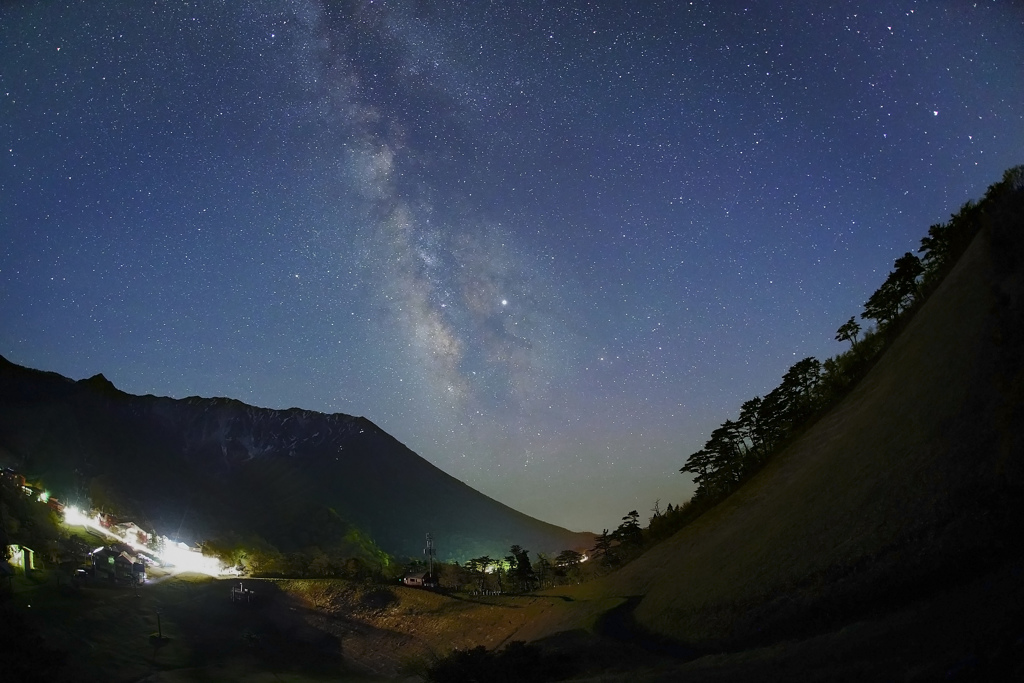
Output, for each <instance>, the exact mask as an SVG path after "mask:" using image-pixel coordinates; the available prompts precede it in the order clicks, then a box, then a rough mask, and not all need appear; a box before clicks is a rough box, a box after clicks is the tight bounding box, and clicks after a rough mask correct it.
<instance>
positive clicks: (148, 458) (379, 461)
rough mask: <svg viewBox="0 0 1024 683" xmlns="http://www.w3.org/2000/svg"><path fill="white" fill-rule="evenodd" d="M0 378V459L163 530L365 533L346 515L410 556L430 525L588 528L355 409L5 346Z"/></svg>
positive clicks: (294, 543) (580, 536)
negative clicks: (494, 488) (135, 378)
mask: <svg viewBox="0 0 1024 683" xmlns="http://www.w3.org/2000/svg"><path fill="white" fill-rule="evenodd" d="M0 386H2V388H3V391H2V392H0V455H5V456H6V458H5V460H6V461H7V462H5V463H3V464H6V465H9V466H13V467H15V468H16V469H18V470H19V471H21V472H23V473H24V474H26V475H27V476H29V477H30V478H38V479H41V480H42V481H43V482H44V483H45V485H46V486H47V487H48V488H49V489H51V490H52V491H53V492H54V493H55V494H57V495H60V496H61V497H62V498H66V499H67V500H68V501H69V502H76V500H84V499H86V498H91V499H92V502H93V504H100V505H106V506H107V507H108V508H113V509H115V510H117V511H119V512H120V513H122V514H124V515H125V516H128V517H130V518H133V519H134V520H135V521H136V522H138V523H139V524H141V525H143V526H145V527H147V528H155V529H156V530H157V531H158V532H159V533H162V534H167V535H172V536H173V535H179V536H182V537H184V538H185V539H186V540H188V539H191V540H202V539H203V538H208V537H210V536H215V535H225V534H229V535H233V536H234V537H241V538H247V537H253V536H259V537H261V538H263V539H265V540H267V541H269V542H271V543H272V544H274V545H275V546H277V547H278V548H279V549H281V550H282V551H288V550H294V549H301V548H302V547H305V546H312V545H318V546H324V547H325V548H326V547H327V546H328V545H338V544H343V545H344V544H345V543H347V544H348V545H353V544H354V545H357V546H358V545H365V539H362V537H360V536H359V534H357V533H355V532H354V531H353V529H351V528H350V527H349V524H354V525H356V527H358V529H359V530H360V531H361V532H363V533H364V534H368V535H369V536H370V537H372V539H373V541H375V542H376V543H377V544H378V545H379V546H381V547H382V548H383V549H384V550H386V551H388V552H390V553H392V554H395V555H397V556H399V557H405V556H416V557H419V556H420V555H421V553H422V548H423V544H424V535H425V534H426V533H427V532H431V533H432V534H433V535H434V538H435V541H436V546H437V547H438V549H439V555H440V557H442V558H454V559H460V560H464V559H466V558H468V557H473V556H477V555H482V554H485V553H489V554H492V555H495V556H497V555H499V554H500V553H503V552H505V551H507V549H508V548H509V546H510V545H512V544H514V543H518V544H520V545H522V546H524V547H527V548H530V549H531V550H536V551H545V550H546V551H553V552H557V551H559V550H561V549H564V548H577V547H579V548H584V547H587V546H588V544H589V542H590V539H591V538H592V536H591V535H590V534H585V533H573V532H570V531H567V530H565V529H561V528H559V527H556V526H554V525H551V524H547V523H545V522H541V521H539V520H536V519H533V518H531V517H529V516H527V515H524V514H522V513H520V512H517V511H515V510H513V509H511V508H509V507H507V506H505V505H503V504H501V503H499V502H497V501H495V500H492V499H490V498H488V497H486V496H484V495H483V494H481V493H479V492H478V491H475V490H474V489H472V488H470V487H469V486H466V485H465V484H463V483H461V482H459V481H458V480H456V479H454V478H453V477H451V476H449V475H447V474H445V473H444V472H442V471H441V470H439V469H437V468H436V467H434V466H433V465H431V464H430V463H428V462H427V461H426V460H424V459H422V458H421V457H419V456H418V455H416V454H415V453H413V452H412V451H411V450H409V449H408V448H406V447H405V446H403V445H402V444H401V443H399V442H398V441H397V440H396V439H394V438H393V437H391V436H390V435H388V434H387V433H386V432H384V431H383V430H381V429H380V428H379V427H377V426H376V425H374V424H373V423H372V422H370V421H369V420H367V419H365V418H362V417H352V416H348V415H341V414H335V415H325V414H321V413H316V412H312V411H305V410H299V409H291V410H286V411H280V410H268V409H262V408H255V407H252V406H248V405H245V404H243V403H241V402H239V401H234V400H229V399H220V398H212V399H206V398H187V399H183V400H175V399H170V398H159V397H154V396H132V395H130V394H126V393H124V392H121V391H119V390H117V389H116V388H115V387H114V386H113V384H111V383H110V382H109V381H107V380H106V379H105V378H104V377H103V376H102V375H97V376H96V377H93V378H90V379H87V380H82V381H78V382H75V381H72V380H70V379H67V378H65V377H61V376H60V375H57V374H54V373H45V372H40V371H36V370H31V369H28V368H23V367H20V366H18V365H15V364H13V363H10V362H8V361H7V360H5V359H2V358H0ZM332 510H333V511H335V512H336V513H337V514H334V513H332V512H331V511H332ZM339 517H340V519H339ZM353 534H355V535H353ZM361 539H362V540H361Z"/></svg>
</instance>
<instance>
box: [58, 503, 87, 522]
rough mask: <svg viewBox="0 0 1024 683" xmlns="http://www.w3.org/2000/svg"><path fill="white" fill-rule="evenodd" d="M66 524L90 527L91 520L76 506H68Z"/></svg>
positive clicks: (65, 509) (65, 514)
mask: <svg viewBox="0 0 1024 683" xmlns="http://www.w3.org/2000/svg"><path fill="white" fill-rule="evenodd" d="M64 523H65V524H69V525H71V526H88V524H89V518H88V517H86V516H85V515H83V514H82V511H81V510H79V509H78V508H77V507H75V506H74V505H68V506H67V507H66V508H64Z"/></svg>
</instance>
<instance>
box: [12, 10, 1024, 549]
mask: <svg viewBox="0 0 1024 683" xmlns="http://www.w3.org/2000/svg"><path fill="white" fill-rule="evenodd" d="M130 5H131V4H130V3H119V2H102V1H97V2H89V3H68V4H67V5H63V4H61V3H16V4H12V3H7V4H5V5H4V6H3V7H2V8H0V152H2V155H3V156H2V163H0V237H2V243H0V353H2V354H3V355H4V356H5V357H7V358H9V359H10V360H12V361H14V362H17V363H21V364H23V365H28V366H32V367H37V368H42V369H46V370H53V371H56V372H60V373H62V374H65V375H68V376H71V377H74V378H82V377H86V376H90V375H92V374H95V373H99V372H102V373H103V374H105V375H106V376H107V377H108V378H110V379H111V380H112V381H113V382H114V383H115V384H116V385H117V386H118V387H120V388H121V389H123V390H125V391H129V392H133V393H154V394H160V395H169V396H175V397H184V396H189V395H205V396H213V395H226V396H231V397H235V398H238V399H241V400H244V401H246V402H249V403H253V404H255V405H260V406H265V407H273V408H287V407H291V406H301V407H304V408H309V409H314V410H321V411H326V412H336V411H338V412H345V413H350V414H356V415H365V416H366V417H368V418H370V419H371V420H373V421H374V422H376V423H378V424H379V425H380V426H382V427H383V428H384V429H386V430H387V431H389V432H390V433H392V434H394V435H395V436H396V437H397V438H399V439H400V440H402V441H403V442H405V443H406V444H407V445H409V446H410V447H411V448H413V449H414V450H416V451H417V452H418V453H420V454H421V455H423V456H424V457H426V458H427V459H429V460H430V461H432V462H434V463H435V464H437V465H438V466H439V467H441V468H442V469H444V470H446V471H448V472H450V473H451V474H453V475H454V476H456V477H459V478H461V479H463V480H465V481H467V482H468V483H470V484H471V485H473V486H475V487H477V488H479V489H480V490H482V491H483V492H485V493H487V494H489V495H492V496H494V497H496V498H498V499H499V500H501V501H503V502H506V503H508V504H510V505H512V506H514V507H517V508H519V509H522V510H524V511H525V512H528V513H530V514H533V515H536V516H539V517H542V518H544V519H548V520H550V521H553V522H556V523H559V524H564V525H567V526H570V527H573V528H577V529H582V528H586V529H592V530H598V531H600V529H601V528H603V527H609V526H614V525H616V524H617V522H618V520H619V518H620V517H621V516H622V515H623V514H625V513H626V512H627V511H629V510H631V509H638V510H640V511H646V510H647V509H649V508H650V507H652V506H653V503H654V501H655V500H656V499H661V501H662V505H664V504H666V503H669V502H681V501H682V500H685V499H686V497H687V496H688V495H689V493H690V492H691V491H692V485H691V484H690V482H688V481H687V480H686V479H685V478H684V477H683V476H682V475H680V474H678V471H677V470H678V468H679V467H680V466H681V465H682V463H683V462H684V461H685V459H686V456H687V455H688V454H689V453H691V452H692V451H693V450H695V449H696V448H698V447H699V446H700V444H701V443H703V441H704V440H705V439H706V437H707V435H708V433H709V432H710V430H711V429H712V428H714V427H715V426H717V425H718V424H719V423H721V422H722V421H723V420H725V419H726V418H729V417H734V416H735V415H736V414H737V412H738V409H739V405H740V404H741V403H742V402H743V401H744V400H746V399H748V398H751V397H753V396H755V395H763V394H764V393H765V392H767V391H768V390H770V389H771V388H772V387H774V386H775V385H776V384H777V383H778V381H779V378H780V377H781V375H782V373H783V372H785V370H786V369H787V368H788V367H789V365H791V364H792V363H793V362H795V361H796V360H798V359H800V358H803V357H805V356H808V355H814V356H817V357H819V358H822V359H824V358H826V357H828V356H830V355H834V354H836V353H838V352H839V351H840V350H842V348H843V347H842V345H840V344H838V343H836V342H835V341H834V339H833V337H834V335H835V330H836V329H837V328H838V326H839V325H841V324H842V323H843V321H845V320H846V319H847V318H849V317H850V316H851V315H856V314H858V313H859V312H860V311H861V309H862V306H863V303H864V301H865V300H866V299H867V297H868V296H870V294H871V292H872V291H873V290H874V289H875V288H876V287H877V286H878V285H879V284H880V283H881V281H882V280H883V279H884V277H885V274H886V272H888V270H889V269H890V267H891V265H892V262H893V260H894V259H895V258H896V257H898V256H899V255H901V254H902V253H904V252H905V251H909V250H914V249H916V247H917V245H918V241H919V239H920V237H921V236H923V235H924V234H925V233H926V231H927V229H928V226H929V225H930V224H932V223H935V222H938V221H941V220H944V219H945V218H947V217H948V214H950V213H951V212H953V211H955V210H956V209H957V208H958V207H959V205H960V204H962V203H963V202H964V201H966V200H968V199H970V198H975V197H978V196H980V195H981V193H983V191H984V189H985V187H986V186H987V185H988V184H990V183H992V182H994V181H995V180H997V179H998V178H999V176H1000V175H1001V173H1002V171H1003V170H1004V169H1006V168H1008V167H1010V166H1013V165H1016V164H1019V163H1022V162H1024V88H1021V87H1020V84H1021V83H1024V10H1022V9H1021V8H1019V7H1018V5H1017V4H1016V3H1012V2H983V3H963V2H928V3H925V2H913V1H910V0H905V1H893V2H866V1H865V2H843V3H833V4H824V3H821V2H810V1H807V2H791V3H785V7H784V8H780V7H779V6H778V5H779V3H769V2H746V3H738V2H715V3H699V2H694V3H688V2H651V3H632V4H630V3H626V4H623V3H610V2H609V3H571V2H565V3H545V2H540V1H539V0H538V1H535V2H534V1H528V2H506V3H462V4H456V3H451V2H436V3H431V2H382V1H380V0H375V1H373V2H370V1H369V0H363V1H349V2H327V1H321V2H317V1H313V0H295V1H293V2H270V1H269V0H268V1H264V2H248V3H237V4H236V3H186V2H181V3H163V4H161V3H158V4H154V5H145V6H144V7H145V8H144V9H143V5H134V6H130Z"/></svg>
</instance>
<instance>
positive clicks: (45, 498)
mask: <svg viewBox="0 0 1024 683" xmlns="http://www.w3.org/2000/svg"><path fill="white" fill-rule="evenodd" d="M38 500H39V502H40V503H45V502H46V501H48V500H50V492H49V491H43V492H42V493H40V494H39V498H38Z"/></svg>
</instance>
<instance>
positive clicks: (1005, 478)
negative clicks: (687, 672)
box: [602, 218, 1024, 648]
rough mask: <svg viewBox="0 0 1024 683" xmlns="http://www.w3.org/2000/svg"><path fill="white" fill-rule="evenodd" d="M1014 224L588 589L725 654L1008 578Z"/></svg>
mask: <svg viewBox="0 0 1024 683" xmlns="http://www.w3.org/2000/svg"><path fill="white" fill-rule="evenodd" d="M1016 223H1019V218H1017V219H1016V220H1014V221H1007V222H1006V223H1005V224H1003V225H1001V226H996V227H995V228H992V227H989V228H986V229H984V230H982V232H981V233H980V234H979V235H978V236H977V237H976V238H975V239H974V241H973V243H972V244H971V246H970V248H969V249H968V251H967V252H966V253H965V255H964V256H963V257H962V258H961V259H960V261H959V262H958V263H957V265H956V267H955V268H954V270H953V271H952V272H951V273H950V274H949V275H948V276H947V278H946V279H945V281H944V282H943V283H942V284H941V286H940V287H939V289H938V290H937V291H936V292H935V293H934V294H933V295H932V296H931V297H930V298H929V299H928V300H927V301H926V302H925V304H924V305H923V307H922V308H921V309H920V310H919V311H918V312H917V314H916V315H915V316H914V317H913V318H912V320H911V321H910V323H909V324H908V326H907V327H906V329H905V330H904V331H903V332H902V333H901V335H900V336H899V337H898V338H897V339H896V340H895V341H894V343H893V344H892V346H891V347H890V348H889V349H888V350H887V351H886V353H885V354H884V356H883V357H882V358H881V359H880V360H879V362H878V363H877V364H876V366H875V367H874V368H873V369H872V370H871V372H870V373H869V374H868V375H867V376H866V377H865V378H864V379H863V380H862V381H861V382H860V384H859V385H858V386H857V387H856V388H855V390H854V391H853V392H852V393H851V394H850V395H848V396H847V397H846V398H845V399H844V400H843V401H842V402H841V403H840V404H839V405H838V406H837V407H836V408H835V409H834V410H832V411H830V412H829V413H828V414H827V415H826V416H825V417H824V418H822V419H820V420H819V421H818V422H817V423H816V424H814V425H813V426H812V427H811V428H810V429H808V430H807V431H806V432H805V433H804V434H803V435H802V436H801V437H800V438H799V439H798V440H797V441H796V442H795V443H793V444H792V445H791V446H790V447H789V448H787V449H786V450H785V451H784V452H782V453H781V454H780V455H779V456H777V457H776V458H775V459H774V460H772V461H771V462H770V463H769V464H768V465H767V466H766V467H765V469H764V470H763V471H761V472H760V473H759V474H758V475H757V476H756V477H754V478H753V479H752V480H751V481H749V482H748V483H747V484H746V485H745V486H743V487H742V488H741V489H740V490H739V491H738V492H736V493H735V494H733V495H732V496H731V497H729V498H728V499H726V500H725V501H724V502H723V503H721V504H719V505H718V506H717V507H716V508H714V509H713V510H712V511H710V512H709V513H706V514H705V515H703V516H702V517H701V518H700V519H698V520H697V521H696V522H695V523H692V524H691V525H689V526H688V527H686V528H684V529H683V530H682V531H680V532H679V533H677V534H676V535H675V536H674V537H672V538H671V539H670V540H669V541H667V542H665V543H663V544H662V545H660V546H657V547H656V548H654V549H653V550H652V551H650V552H649V553H647V554H646V555H644V556H643V557H641V558H640V559H638V560H637V561H636V562H634V563H633V564H631V565H629V566H627V567H625V568H624V569H623V570H622V571H620V572H618V573H616V574H614V575H612V576H610V577H608V578H607V579H605V581H604V582H603V587H602V590H604V591H607V592H610V593H612V594H617V595H623V596H625V595H634V596H643V597H642V599H641V600H640V601H639V604H638V605H637V607H636V609H635V612H634V617H635V619H636V620H637V623H638V624H639V625H640V626H641V627H643V628H645V629H648V630H649V631H651V632H653V633H656V634H659V635H661V636H665V637H669V638H672V639H674V640H677V641H683V642H685V643H688V644H691V645H696V646H699V647H703V648H720V647H730V648H733V647H742V646H746V645H753V644H758V643H768V642H774V641H777V640H778V639H781V638H790V637H800V636H807V635H810V634H816V633H820V632H825V631H828V630H830V629H835V628H839V627H841V626H843V625H845V624H847V623H850V622H851V621H854V620H856V619H858V618H862V617H866V616H869V615H878V614H884V613H888V612H890V611H894V610H896V609H898V608H900V607H903V606H906V605H908V604H911V603H913V601H914V600H917V599H920V598H925V597H928V596H932V595H934V594H936V593H937V592H938V591H941V590H948V589H951V588H953V589H955V588H956V587H958V586H961V585H964V584H966V583H967V582H969V581H970V580H972V579H975V578H977V577H978V576H983V575H985V573H986V572H990V571H997V570H998V569H999V568H1001V567H1004V566H1006V563H1011V564H1012V565H1013V566H1017V567H1018V569H1019V567H1020V564H1019V562H1020V557H1021V549H1020V547H1019V540H1020V529H1021V528H1022V526H1021V525H1022V523H1024V496H1022V493H1024V466H1022V465H1024V463H1022V451H1024V449H1022V436H1021V432H1020V430H1019V425H1020V424H1024V414H1022V413H1024V363H1022V355H1021V351H1022V343H1021V342H1022V338H1024V337H1022V330H1024V325H1022V319H1024V307H1022V299H1021V296H1022V293H1024V289H1022V268H1021V256H1022V254H1024V249H1022V243H1021V239H1022V237H1021V234H1020V232H1019V231H1018V230H1016V227H1017V226H1016ZM1013 563H1017V564H1013ZM951 626H952V625H951Z"/></svg>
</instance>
